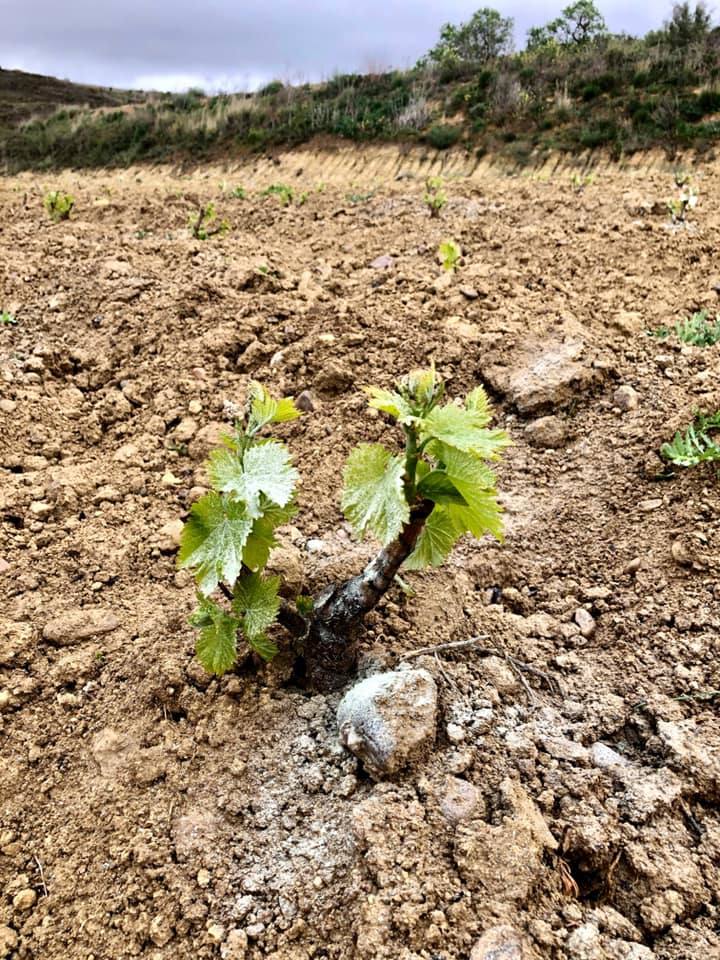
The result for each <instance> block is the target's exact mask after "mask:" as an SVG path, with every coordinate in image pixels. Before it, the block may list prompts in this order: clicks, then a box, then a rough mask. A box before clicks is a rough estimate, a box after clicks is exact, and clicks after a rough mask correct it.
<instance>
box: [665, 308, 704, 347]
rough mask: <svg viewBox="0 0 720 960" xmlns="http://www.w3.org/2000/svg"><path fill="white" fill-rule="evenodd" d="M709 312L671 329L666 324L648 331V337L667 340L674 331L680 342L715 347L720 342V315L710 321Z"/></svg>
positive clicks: (679, 323)
mask: <svg viewBox="0 0 720 960" xmlns="http://www.w3.org/2000/svg"><path fill="white" fill-rule="evenodd" d="M709 314H710V312H709V311H708V310H699V311H697V313H693V315H692V316H691V317H690V318H689V319H685V320H682V321H678V322H677V323H676V324H675V326H674V327H673V328H672V329H671V328H670V327H666V326H665V325H664V324H663V325H662V326H660V327H657V328H656V329H655V330H648V331H647V332H648V336H650V337H656V338H657V339H658V340H667V338H668V337H669V336H670V334H671V333H673V331H674V332H675V335H676V336H677V338H678V340H681V341H682V342H683V343H687V344H689V345H690V346H693V347H714V346H715V344H716V343H719V342H720V314H716V315H715V319H714V320H709V319H708V317H709Z"/></svg>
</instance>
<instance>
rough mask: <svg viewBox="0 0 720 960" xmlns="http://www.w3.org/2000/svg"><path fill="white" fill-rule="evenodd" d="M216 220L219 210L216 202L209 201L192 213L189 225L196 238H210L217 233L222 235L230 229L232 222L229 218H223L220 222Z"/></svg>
mask: <svg viewBox="0 0 720 960" xmlns="http://www.w3.org/2000/svg"><path fill="white" fill-rule="evenodd" d="M216 220H217V211H216V210H215V204H214V203H208V204H206V205H205V206H201V207H200V209H199V210H198V212H197V213H195V214H191V215H190V218H189V219H188V226H189V227H190V229H191V231H192V235H193V237H194V238H195V239H196V240H208V239H209V238H210V237H214V236H216V235H217V234H220V235H221V236H222V234H224V233H227V231H228V230H229V229H230V224H229V223H228V222H227V220H221V221H220V223H215V221H216Z"/></svg>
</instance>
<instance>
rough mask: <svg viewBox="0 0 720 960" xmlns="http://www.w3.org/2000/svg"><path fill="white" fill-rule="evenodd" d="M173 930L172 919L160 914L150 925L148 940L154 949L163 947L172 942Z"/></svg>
mask: <svg viewBox="0 0 720 960" xmlns="http://www.w3.org/2000/svg"><path fill="white" fill-rule="evenodd" d="M174 930H175V925H174V924H173V921H172V918H171V917H168V916H166V915H165V914H164V913H160V914H158V915H157V916H156V917H153V918H152V921H151V923H150V939H151V940H152V942H153V943H154V944H155V946H156V947H164V946H166V945H167V944H168V943H170V941H171V940H172V938H173V933H174Z"/></svg>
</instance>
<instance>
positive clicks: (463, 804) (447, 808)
mask: <svg viewBox="0 0 720 960" xmlns="http://www.w3.org/2000/svg"><path fill="white" fill-rule="evenodd" d="M440 809H441V810H442V813H443V816H444V817H445V819H446V820H448V821H449V822H450V823H460V822H462V821H465V820H472V819H474V818H475V817H482V816H484V814H485V801H484V799H483V795H482V793H480V791H479V790H478V788H477V787H476V786H475V784H474V783H469V782H468V781H467V780H460V779H459V778H458V777H448V778H447V783H446V786H445V792H444V793H443V795H442V797H441V799H440Z"/></svg>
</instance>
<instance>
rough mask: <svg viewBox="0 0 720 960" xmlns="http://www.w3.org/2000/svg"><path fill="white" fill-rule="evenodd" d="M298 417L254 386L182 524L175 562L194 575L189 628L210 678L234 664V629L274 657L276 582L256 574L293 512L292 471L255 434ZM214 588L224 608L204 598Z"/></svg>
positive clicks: (280, 447)
mask: <svg viewBox="0 0 720 960" xmlns="http://www.w3.org/2000/svg"><path fill="white" fill-rule="evenodd" d="M299 416H300V412H299V411H298V410H297V408H296V407H295V404H294V403H293V401H292V400H291V399H289V398H285V399H281V400H277V399H275V398H273V397H271V396H270V394H269V393H268V392H267V390H265V388H264V387H262V386H261V385H260V384H258V383H254V384H253V385H252V388H251V391H250V395H249V397H248V402H247V404H246V406H245V409H244V410H243V411H242V413H241V414H240V415H239V416H238V417H237V419H236V421H235V431H234V434H233V435H232V436H228V437H225V439H224V446H222V447H221V448H219V449H217V450H214V451H213V452H212V454H211V455H210V459H209V461H208V464H207V467H208V474H209V478H210V483H211V486H212V490H211V492H210V493H207V494H205V496H204V497H202V498H201V499H200V500H197V501H196V502H195V503H194V504H193V506H192V508H191V510H190V516H189V518H188V520H187V522H186V523H185V526H184V527H183V531H182V536H181V539H180V551H179V553H178V565H179V567H180V569H185V568H190V569H191V570H193V572H194V574H195V580H196V582H197V587H198V607H197V609H196V611H195V613H194V614H193V616H192V619H191V623H192V625H193V626H195V627H197V628H198V629H199V630H200V636H199V639H198V642H197V655H198V659H199V660H200V662H201V663H202V664H203V666H204V667H205V668H206V669H207V670H208V671H209V672H210V673H216V674H222V673H225V672H226V671H227V670H229V669H230V668H231V667H232V666H233V664H234V663H235V661H236V659H237V654H238V651H237V635H238V631H241V632H242V635H243V637H244V638H245V641H246V643H247V644H248V646H249V647H250V648H251V649H252V650H254V651H255V652H256V653H257V654H259V655H260V656H261V657H263V658H264V659H266V660H269V659H270V658H271V657H272V656H273V655H274V654H275V652H276V647H275V645H274V644H273V643H272V641H271V640H269V639H268V637H267V631H268V629H269V628H270V627H271V626H272V624H273V623H274V622H275V619H276V617H277V613H278V610H279V608H280V598H279V595H278V588H279V585H280V580H279V577H265V576H263V569H264V567H265V565H266V564H267V561H268V556H269V554H270V550H271V549H272V548H273V547H274V546H275V545H276V541H275V537H274V531H275V529H276V528H277V527H278V526H280V525H281V524H283V523H287V522H288V521H289V520H290V519H291V518H292V517H293V516H294V514H295V504H294V500H295V484H296V482H297V478H298V473H297V470H295V468H294V467H293V466H292V464H291V462H290V454H289V452H288V450H287V447H286V446H285V444H283V443H280V442H279V441H278V440H272V439H266V438H264V437H261V434H262V432H263V430H264V429H265V428H266V427H268V426H270V425H272V424H276V423H284V422H286V421H288V420H294V419H295V418H296V417H299ZM219 587H221V589H222V592H223V593H224V594H225V596H226V598H227V599H229V601H230V608H229V609H227V608H226V607H223V606H220V605H219V604H218V603H217V602H216V601H215V600H213V599H212V598H211V594H213V593H214V592H215V591H216V590H217V589H218V588H219Z"/></svg>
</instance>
